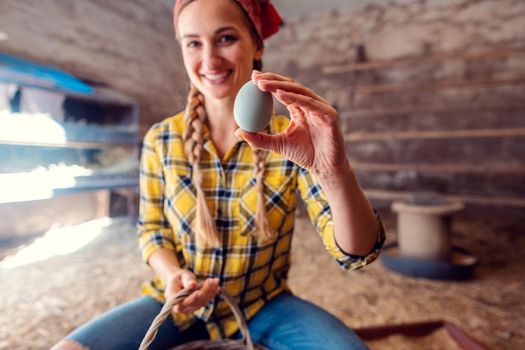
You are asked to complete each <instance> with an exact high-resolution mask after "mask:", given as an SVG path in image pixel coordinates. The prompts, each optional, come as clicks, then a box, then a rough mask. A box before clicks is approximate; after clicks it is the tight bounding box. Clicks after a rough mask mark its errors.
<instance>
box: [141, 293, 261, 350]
mask: <svg viewBox="0 0 525 350" xmlns="http://www.w3.org/2000/svg"><path fill="white" fill-rule="evenodd" d="M194 291H195V290H188V289H184V290H181V291H180V292H178V293H177V294H175V296H174V297H173V298H171V299H169V300H168V301H167V302H166V303H165V304H164V306H163V307H162V310H161V311H160V313H159V314H158V315H157V317H155V319H154V320H153V322H152V323H151V326H150V327H149V329H148V331H147V332H146V335H145V336H144V339H142V343H141V344H140V348H139V350H147V349H148V346H150V344H151V343H152V342H153V340H154V339H155V336H156V335H157V331H158V329H159V327H160V325H161V324H162V323H164V321H165V320H166V318H168V316H169V315H170V314H171V311H172V309H173V307H174V306H175V305H177V304H178V303H180V302H181V301H182V300H183V299H184V298H186V297H187V296H189V295H190V294H191V293H193V292H194ZM220 295H221V296H222V298H223V299H224V300H226V302H227V303H228V305H229V306H230V308H231V309H232V311H233V315H234V316H235V319H236V320H237V323H238V324H239V329H240V331H241V334H242V339H237V340H235V339H222V340H196V341H192V342H189V343H186V344H182V345H179V346H177V347H174V348H172V349H171V350H197V349H201V350H269V349H267V348H265V347H264V346H262V345H257V344H253V341H252V338H251V336H250V332H249V330H248V325H247V324H246V320H245V319H244V316H243V314H242V312H241V310H240V309H239V307H238V306H237V303H236V302H235V300H234V299H233V298H232V296H230V295H229V294H228V293H226V292H225V291H224V290H222V291H221V293H220Z"/></svg>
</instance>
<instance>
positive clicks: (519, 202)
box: [364, 189, 525, 209]
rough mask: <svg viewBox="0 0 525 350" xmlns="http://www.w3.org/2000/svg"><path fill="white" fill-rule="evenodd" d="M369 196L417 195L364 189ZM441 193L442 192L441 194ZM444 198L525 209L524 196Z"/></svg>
mask: <svg viewBox="0 0 525 350" xmlns="http://www.w3.org/2000/svg"><path fill="white" fill-rule="evenodd" d="M364 191H365V194H366V196H367V197H368V198H370V199H372V200H374V199H377V200H387V201H396V200H409V199H411V198H413V197H414V196H417V195H418V193H416V192H408V191H387V190H377V189H364ZM440 195H441V194H440ZM443 197H444V198H446V199H448V200H452V201H461V202H464V203H467V204H474V205H482V206H496V207H514V208H523V209H525V199H524V198H514V197H495V196H474V195H460V196H458V195H452V194H449V195H443Z"/></svg>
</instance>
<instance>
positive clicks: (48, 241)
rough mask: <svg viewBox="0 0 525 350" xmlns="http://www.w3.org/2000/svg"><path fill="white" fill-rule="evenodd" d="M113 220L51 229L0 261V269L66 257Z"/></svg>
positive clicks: (107, 219)
mask: <svg viewBox="0 0 525 350" xmlns="http://www.w3.org/2000/svg"><path fill="white" fill-rule="evenodd" d="M112 222H113V220H112V219H111V218H108V217H105V218H101V219H96V220H91V221H87V222H85V223H83V224H80V225H74V226H64V227H60V228H53V227H52V228H51V229H50V230H49V231H47V232H46V233H45V234H44V236H42V237H40V238H38V239H36V240H35V242H33V243H32V244H31V245H29V246H27V247H24V248H22V249H20V250H19V251H18V252H17V253H16V254H14V255H11V256H8V257H6V258H5V259H4V260H2V261H0V269H2V270H7V269H13V268H15V267H19V266H24V265H29V264H32V263H35V262H38V261H42V260H45V259H49V258H52V257H54V256H57V255H67V254H71V253H73V252H76V251H77V250H79V249H80V248H82V247H84V246H86V245H87V244H89V243H90V242H91V241H93V240H94V239H95V238H96V237H97V236H98V235H100V234H101V233H102V232H103V231H104V229H105V228H106V227H108V226H110V225H111V223H112Z"/></svg>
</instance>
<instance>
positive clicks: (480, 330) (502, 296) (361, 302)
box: [0, 217, 525, 350]
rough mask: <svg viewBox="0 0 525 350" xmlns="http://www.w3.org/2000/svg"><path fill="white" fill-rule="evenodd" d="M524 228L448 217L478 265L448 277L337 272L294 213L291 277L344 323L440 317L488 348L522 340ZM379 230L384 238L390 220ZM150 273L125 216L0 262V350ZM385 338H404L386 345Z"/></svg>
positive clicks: (21, 345) (439, 344) (84, 313)
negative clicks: (46, 253)
mask: <svg viewBox="0 0 525 350" xmlns="http://www.w3.org/2000/svg"><path fill="white" fill-rule="evenodd" d="M387 219H388V218H387ZM523 227H524V226H523V221H521V222H520V221H516V220H514V221H508V220H507V221H505V220H495V219H492V220H491V219H478V218H471V217H463V218H459V219H458V220H456V221H455V224H454V230H455V232H454V235H453V236H454V240H455V243H459V244H460V245H461V246H463V247H467V248H468V249H469V250H471V251H472V252H474V253H475V255H476V256H477V257H478V258H479V260H480V266H479V267H478V269H477V270H476V277H475V279H474V280H472V281H468V282H458V283H451V282H444V281H430V280H420V279H413V278H409V277H405V276H401V275H398V274H395V273H392V272H390V271H388V270H386V269H385V268H383V266H382V265H381V264H380V263H378V262H376V263H374V264H372V265H371V266H368V267H367V268H365V269H364V270H360V271H358V272H354V273H348V272H345V271H343V270H341V269H340V268H339V267H338V266H337V265H336V263H335V262H334V261H333V260H332V258H331V257H330V256H328V254H327V253H326V252H325V251H324V249H323V248H322V246H321V241H320V239H319V237H318V236H317V235H316V234H315V232H313V230H312V228H311V226H310V224H309V223H308V222H307V220H306V219H305V218H299V219H298V222H297V227H296V236H295V239H294V254H293V257H292V259H293V265H292V269H291V271H290V281H289V282H290V286H291V288H292V290H293V291H294V292H295V293H296V294H297V295H298V296H300V297H303V298H306V299H308V300H311V301H312V302H314V303H316V304H318V305H322V306H323V307H325V308H326V309H328V310H329V311H330V312H332V313H334V314H335V315H336V316H338V317H339V318H340V319H342V320H343V321H344V322H345V323H346V324H347V325H349V326H351V327H361V326H362V327H364V326H375V325H381V324H385V323H402V322H413V321H426V320H436V319H446V320H449V321H451V322H454V323H455V324H457V325H459V326H460V327H462V328H463V329H464V330H465V332H466V333H468V334H470V335H472V336H473V337H475V338H476V339H478V340H480V341H481V342H482V343H484V344H485V345H487V346H488V347H489V348H494V349H520V347H521V342H522V340H523V339H525V319H524V318H523V315H524V314H525V305H524V304H523V303H522V296H523V295H525V271H523V270H522V269H521V266H522V258H521V256H520V253H521V252H522V251H523V248H525V235H523V232H521V231H522V230H523ZM387 229H389V230H390V231H389V239H391V238H392V237H393V232H392V230H393V229H395V225H394V222H393V221H392V219H388V220H387ZM149 274H150V272H149V271H148V268H147V267H146V266H145V265H144V264H143V263H142V262H141V259H140V254H139V251H138V248H137V243H136V238H135V229H134V228H133V226H131V225H129V223H127V222H125V221H123V220H121V221H118V222H117V223H115V224H114V225H113V226H112V228H111V229H108V230H107V231H106V232H105V233H104V234H102V235H101V236H99V237H98V238H97V239H96V240H95V241H94V242H92V243H91V244H90V245H88V246H87V247H85V248H83V249H82V250H80V251H78V252H76V253H74V254H71V255H66V256H59V257H55V258H52V259H49V260H46V261H42V262H39V263H35V264H32V265H29V266H25V267H18V268H15V269H12V270H0V280H1V281H2V287H1V293H2V295H1V298H0V308H1V309H2V310H3V312H2V313H0V349H49V347H50V346H51V345H52V344H53V343H54V342H56V341H57V340H59V339H60V338H61V337H63V336H64V335H66V334H67V333H68V332H69V331H70V330H72V329H73V328H75V327H76V326H77V325H80V324H82V323H83V322H85V321H87V320H89V319H90V318H92V317H94V316H95V315H97V314H99V313H101V312H102V311H104V310H107V309H108V308H110V307H112V306H115V305H117V304H120V303H122V302H124V301H127V300H130V299H132V298H134V297H136V296H138V289H139V285H140V283H141V282H142V281H143V280H144V279H145V278H147V277H148V276H149ZM327 276H329V277H327ZM321 287H322V288H321ZM101 296H103V297H101ZM392 339H393V340H392ZM392 339H388V340H386V342H377V343H376V342H374V344H371V346H373V349H374V350H381V349H391V348H404V349H405V348H406V349H412V348H414V347H410V346H411V345H410V344H411V342H413V341H416V343H417V342H424V341H426V342H427V343H425V344H433V345H432V346H434V348H436V349H449V348H450V347H449V346H448V343H447V342H449V341H450V339H449V338H448V337H445V336H444V334H441V333H440V332H439V333H436V334H432V335H429V336H427V337H424V338H423V339H404V338H403V337H398V336H394V338H392ZM425 339H426V340H425ZM392 341H395V342H399V343H400V344H403V346H402V347H401V346H400V347H397V346H395V347H393V346H392V345H391V344H390V343H389V342H392ZM419 348H429V349H431V348H432V347H430V346H427V345H425V346H422V347H421V346H420V347H419Z"/></svg>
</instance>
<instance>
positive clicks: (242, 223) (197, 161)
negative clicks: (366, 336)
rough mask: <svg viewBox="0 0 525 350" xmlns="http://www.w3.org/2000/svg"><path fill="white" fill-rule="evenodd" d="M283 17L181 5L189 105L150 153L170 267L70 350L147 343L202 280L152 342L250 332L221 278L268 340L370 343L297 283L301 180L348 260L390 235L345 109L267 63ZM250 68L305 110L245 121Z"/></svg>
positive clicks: (79, 336) (318, 220) (156, 254)
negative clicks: (296, 292) (261, 125)
mask: <svg viewBox="0 0 525 350" xmlns="http://www.w3.org/2000/svg"><path fill="white" fill-rule="evenodd" d="M280 22H281V20H280V17H279V15H278V14H277V12H276V11H275V9H274V8H273V6H272V5H271V4H270V3H269V1H258V0H251V1H249V0H196V1H184V0H182V1H181V0H178V1H177V2H176V5H175V9H174V25H175V31H176V33H177V39H178V41H179V42H180V45H181V48H182V54H183V61H184V65H185V68H186V71H187V73H188V76H189V79H190V82H191V88H190V93H189V96H188V104H187V107H186V110H185V111H184V112H183V113H180V114H178V115H176V116H174V117H171V118H168V119H166V120H164V121H162V122H160V123H157V124H155V125H154V126H153V127H152V128H151V129H150V130H149V132H148V133H147V135H146V136H145V138H144V146H143V152H142V158H141V181H140V188H141V206H140V220H139V225H138V228H139V240H140V245H141V249H142V253H143V258H144V260H145V261H146V262H147V263H148V264H149V265H150V266H151V268H152V269H153V270H154V272H155V273H156V276H157V277H156V278H155V279H154V280H153V281H151V282H148V283H146V284H145V285H144V286H143V292H144V294H146V296H144V297H142V298H140V299H138V300H135V301H132V302H130V303H127V304H124V305H122V306H120V307H118V308H116V309H114V310H112V311H110V312H108V313H106V314H104V315H102V316H101V317H99V318H98V319H96V320H94V321H91V322H90V323H88V324H87V325H84V326H83V327H81V328H79V329H78V330H76V331H75V332H73V333H72V334H70V335H69V336H68V337H67V338H66V339H65V340H63V341H61V342H60V343H59V344H57V346H56V349H85V348H90V349H132V348H137V347H138V345H139V343H140V341H141V339H142V337H143V336H144V334H145V332H146V330H147V328H148V326H149V325H150V323H151V321H152V320H153V318H154V317H155V316H156V315H157V314H158V312H159V311H160V309H161V307H162V303H163V302H164V301H165V300H166V299H167V298H170V297H172V296H173V295H174V294H176V293H177V292H178V291H179V290H181V289H183V288H190V289H194V288H196V286H197V281H199V280H202V281H203V283H202V286H201V288H200V289H199V290H198V291H195V292H194V293H193V294H192V295H191V296H190V297H188V298H186V299H185V300H184V301H183V302H182V303H181V304H179V305H177V306H175V308H174V313H173V320H174V322H165V323H164V324H163V326H162V327H161V328H160V330H159V332H158V334H157V336H156V339H155V342H154V343H153V344H152V346H151V349H163V348H166V347H171V346H175V345H178V344H182V343H185V342H188V341H191V340H195V339H208V338H209V337H210V338H212V339H216V338H220V337H239V332H238V328H237V323H236V322H235V320H234V318H233V316H232V315H231V313H230V311H229V309H228V306H227V305H226V304H225V302H224V301H222V300H221V299H220V298H219V297H217V293H218V291H219V289H220V288H223V289H225V290H227V291H228V292H229V293H230V294H231V295H233V296H234V297H235V298H236V299H237V300H238V302H239V305H240V307H241V309H242V310H243V311H244V313H245V315H246V316H247V318H248V319H249V322H248V325H249V329H250V332H251V334H252V337H253V338H254V341H255V342H256V343H259V344H262V345H265V346H267V347H268V348H270V349H316V350H319V349H330V350H337V349H363V348H366V346H365V345H364V344H363V343H362V342H361V341H360V340H359V339H358V337H357V336H356V335H355V334H354V333H353V332H352V331H351V330H350V329H348V328H347V327H346V326H345V325H344V324H343V323H342V322H341V321H339V320H338V319H337V318H335V317H334V316H332V315H330V314H329V313H327V312H326V311H324V310H322V309H321V308H319V307H317V306H315V305H313V304H311V303H309V302H307V301H304V300H301V299H299V298H297V297H295V296H293V295H292V294H291V292H290V291H289V289H288V287H287V285H286V276H287V272H288V268H289V262H290V260H289V259H290V245H291V237H292V233H293V225H294V211H295V204H296V203H295V192H296V190H299V192H300V194H301V197H302V199H303V200H304V202H305V204H306V206H307V209H308V214H309V217H310V219H311V221H312V222H313V224H314V225H315V227H316V229H317V230H318V232H319V234H320V235H321V238H322V240H323V243H324V245H325V246H326V248H327V250H328V252H329V253H330V254H331V255H333V256H334V257H335V259H336V261H337V262H338V263H339V264H340V265H341V266H342V267H344V268H346V269H357V268H360V267H362V266H364V265H366V264H368V263H370V262H371V261H373V260H374V259H375V258H376V257H377V255H378V254H379V250H380V248H381V246H382V244H383V241H384V232H383V229H382V225H381V222H380V220H379V219H378V218H377V217H376V215H375V214H374V211H373V210H372V208H371V207H370V204H369V203H368V201H367V200H366V198H365V196H364V194H363V192H362V189H361V188H360V186H359V184H358V182H357V179H356V177H355V174H354V172H353V170H352V167H351V166H350V164H349V163H348V160H347V158H346V155H345V151H344V142H343V136H342V134H341V131H340V129H339V126H338V121H337V113H336V111H335V110H334V109H333V108H332V107H331V106H330V105H329V104H328V103H327V102H326V101H325V100H323V99H322V98H321V97H319V96H317V95H316V94H315V93H313V92H312V91H310V90H309V89H307V88H306V87H304V86H303V85H301V84H299V83H297V82H295V81H293V80H292V79H289V78H286V77H283V76H280V75H277V74H273V73H261V72H259V71H258V70H260V69H261V67H262V63H261V62H262V61H261V59H262V55H263V51H264V46H263V40H264V39H265V38H266V37H268V36H269V35H272V34H273V33H275V32H276V31H277V30H278V26H279V24H280ZM254 69H258V70H254ZM252 71H253V72H252ZM249 79H251V80H252V81H253V82H254V83H255V84H257V86H258V87H259V89H261V90H263V91H268V92H271V93H272V94H273V96H274V97H275V98H276V99H277V100H278V101H280V102H281V103H283V104H284V105H285V106H286V107H287V108H288V111H289V112H290V117H291V121H290V120H289V119H288V118H286V117H284V116H273V118H272V121H271V123H270V125H269V126H268V128H267V129H266V130H265V132H261V133H254V134H251V133H247V132H244V131H242V130H240V129H237V125H236V123H235V121H234V118H233V103H234V99H235V96H236V94H237V92H238V91H239V89H240V87H241V86H242V85H243V84H244V83H245V82H246V81H248V80H249Z"/></svg>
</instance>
